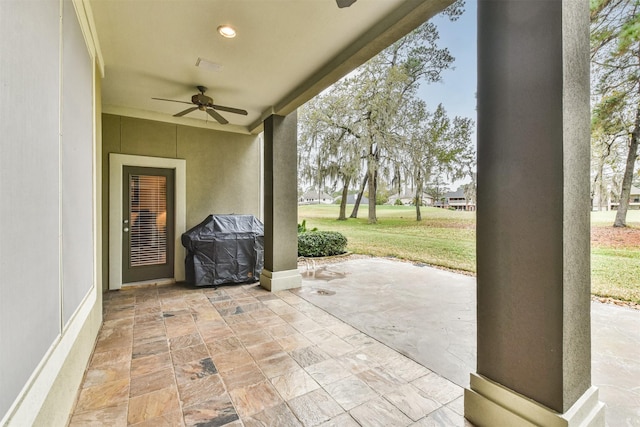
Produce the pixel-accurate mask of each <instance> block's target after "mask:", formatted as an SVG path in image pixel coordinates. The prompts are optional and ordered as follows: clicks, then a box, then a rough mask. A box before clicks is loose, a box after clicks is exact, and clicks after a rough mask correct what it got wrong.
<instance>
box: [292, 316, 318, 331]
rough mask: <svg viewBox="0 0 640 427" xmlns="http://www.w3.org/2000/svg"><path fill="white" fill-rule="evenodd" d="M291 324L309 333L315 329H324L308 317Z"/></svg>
mask: <svg viewBox="0 0 640 427" xmlns="http://www.w3.org/2000/svg"><path fill="white" fill-rule="evenodd" d="M289 324H290V325H291V326H293V327H294V328H295V329H296V330H297V331H298V332H300V333H302V334H308V333H311V332H313V331H317V330H320V329H323V328H322V326H320V325H318V324H317V323H316V322H314V321H313V320H311V319H308V318H307V319H305V320H300V321H296V322H290V323H289Z"/></svg>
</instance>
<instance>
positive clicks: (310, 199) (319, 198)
mask: <svg viewBox="0 0 640 427" xmlns="http://www.w3.org/2000/svg"><path fill="white" fill-rule="evenodd" d="M331 203H333V197H331V195H330V194H327V193H322V192H320V193H318V192H317V191H307V192H306V193H304V194H303V195H302V196H300V198H299V199H298V204H299V205H313V204H315V205H317V204H325V205H330V204H331Z"/></svg>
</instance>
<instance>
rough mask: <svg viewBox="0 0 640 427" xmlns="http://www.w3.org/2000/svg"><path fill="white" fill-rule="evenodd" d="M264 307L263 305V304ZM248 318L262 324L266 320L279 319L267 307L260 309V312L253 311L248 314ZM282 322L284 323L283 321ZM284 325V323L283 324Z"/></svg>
mask: <svg viewBox="0 0 640 427" xmlns="http://www.w3.org/2000/svg"><path fill="white" fill-rule="evenodd" d="M263 305H264V304H263ZM249 316H250V317H251V318H252V319H254V320H257V321H259V322H261V323H262V322H263V321H264V320H267V319H276V318H277V319H280V317H279V316H278V315H277V314H275V313H274V312H273V311H271V310H270V309H269V308H267V307H262V308H261V309H260V310H254V311H251V312H249ZM283 322H284V321H283ZM285 323H286V322H285Z"/></svg>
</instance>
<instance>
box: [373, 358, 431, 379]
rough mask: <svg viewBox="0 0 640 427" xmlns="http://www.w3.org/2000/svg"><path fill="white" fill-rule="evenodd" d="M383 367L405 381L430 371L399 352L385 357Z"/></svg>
mask: <svg viewBox="0 0 640 427" xmlns="http://www.w3.org/2000/svg"><path fill="white" fill-rule="evenodd" d="M384 368H385V369H386V370H387V371H389V372H392V373H393V374H394V375H395V376H396V377H398V378H401V379H403V380H405V381H407V382H411V381H413V380H416V379H418V378H420V377H423V376H425V375H427V374H429V373H431V370H429V369H427V368H425V367H424V366H422V365H421V364H419V363H417V362H414V361H413V360H411V359H409V358H408V357H405V356H403V355H401V354H396V355H395V356H394V357H390V358H388V359H386V361H385V364H384Z"/></svg>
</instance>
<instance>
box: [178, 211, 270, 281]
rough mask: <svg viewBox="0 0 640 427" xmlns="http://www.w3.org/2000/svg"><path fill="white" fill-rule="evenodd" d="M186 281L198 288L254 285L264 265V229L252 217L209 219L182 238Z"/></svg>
mask: <svg viewBox="0 0 640 427" xmlns="http://www.w3.org/2000/svg"><path fill="white" fill-rule="evenodd" d="M182 245H183V246H184V247H185V248H187V258H186V259H185V267H186V268H185V270H186V271H185V274H186V280H187V282H189V283H193V284H195V285H197V286H209V285H221V284H223V283H246V282H255V281H256V280H258V279H259V278H260V272H261V271H262V267H263V265H264V226H263V225H262V223H261V222H260V220H258V219H257V218H256V217H254V216H253V215H209V216H208V217H207V218H206V219H205V220H204V221H202V222H201V223H200V224H198V225H196V226H195V227H193V228H192V229H190V230H188V231H186V232H185V233H184V234H182Z"/></svg>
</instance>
